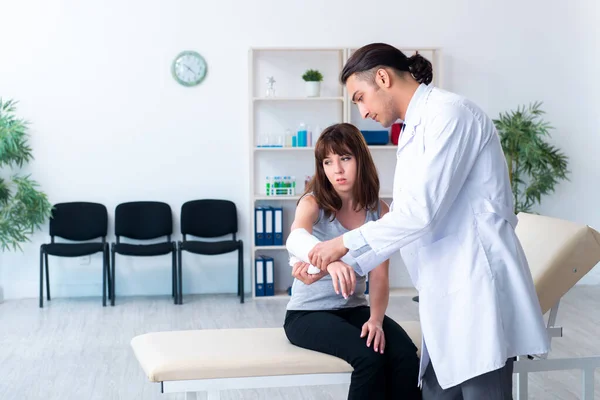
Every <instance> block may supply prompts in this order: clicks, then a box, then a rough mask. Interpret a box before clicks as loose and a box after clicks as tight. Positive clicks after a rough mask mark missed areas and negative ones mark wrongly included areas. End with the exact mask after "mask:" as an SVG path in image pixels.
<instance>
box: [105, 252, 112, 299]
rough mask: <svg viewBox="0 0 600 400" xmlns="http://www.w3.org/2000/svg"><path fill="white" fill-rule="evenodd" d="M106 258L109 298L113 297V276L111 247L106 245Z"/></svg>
mask: <svg viewBox="0 0 600 400" xmlns="http://www.w3.org/2000/svg"><path fill="white" fill-rule="evenodd" d="M104 260H105V262H106V277H107V279H108V280H107V282H106V283H107V286H108V299H109V300H111V299H112V278H111V273H110V248H109V247H108V245H106V249H105V250H104Z"/></svg>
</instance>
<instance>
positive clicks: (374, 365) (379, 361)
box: [350, 348, 386, 371]
mask: <svg viewBox="0 0 600 400" xmlns="http://www.w3.org/2000/svg"><path fill="white" fill-rule="evenodd" d="M385 363H386V359H385V355H384V354H381V353H378V352H376V351H374V350H372V349H370V348H367V349H366V351H363V352H361V354H359V355H358V356H356V357H355V359H354V360H352V362H350V364H351V365H352V368H354V370H355V371H357V370H362V369H367V370H379V369H383V368H384V367H385Z"/></svg>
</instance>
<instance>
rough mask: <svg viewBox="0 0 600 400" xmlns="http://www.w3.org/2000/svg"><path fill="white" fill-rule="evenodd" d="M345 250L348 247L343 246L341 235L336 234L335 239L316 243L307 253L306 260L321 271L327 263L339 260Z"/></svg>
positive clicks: (346, 250) (325, 267)
mask: <svg viewBox="0 0 600 400" xmlns="http://www.w3.org/2000/svg"><path fill="white" fill-rule="evenodd" d="M347 252H348V249H347V248H346V247H345V246H344V239H343V237H342V236H338V237H336V238H335V239H331V240H327V241H325V242H321V243H319V244H316V245H315V247H313V248H312V250H311V251H310V252H309V253H308V260H309V261H310V263H311V264H312V265H314V266H315V267H317V268H319V269H320V270H321V271H323V270H325V269H327V266H328V265H329V264H331V263H332V262H334V261H337V260H339V259H340V258H342V257H343V256H344V255H345V254H346V253H347Z"/></svg>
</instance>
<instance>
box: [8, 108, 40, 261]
mask: <svg viewBox="0 0 600 400" xmlns="http://www.w3.org/2000/svg"><path fill="white" fill-rule="evenodd" d="M15 105H16V102H14V101H13V100H8V101H2V98H0V167H3V168H4V169H5V171H3V172H5V174H3V175H10V176H0V246H1V247H2V250H10V249H11V248H12V249H14V250H16V249H17V248H18V249H20V250H22V249H21V246H20V244H21V243H24V242H26V241H29V235H30V234H32V233H33V232H34V230H35V229H39V228H40V226H41V224H43V223H44V222H45V221H46V220H47V219H48V218H49V217H50V215H51V212H52V205H51V204H50V202H49V201H48V198H47V196H46V194H45V193H43V192H41V191H40V190H39V189H38V184H37V183H36V182H35V181H33V180H31V178H30V176H29V175H20V174H19V173H18V172H17V173H15V169H16V168H17V167H18V168H22V167H23V164H25V163H27V162H29V161H31V160H32V159H33V155H32V153H31V148H30V147H29V145H28V143H27V138H28V133H27V131H28V125H29V123H28V122H27V121H25V120H23V119H22V118H18V117H17V116H16V115H15V109H16V107H15Z"/></svg>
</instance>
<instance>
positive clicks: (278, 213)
mask: <svg viewBox="0 0 600 400" xmlns="http://www.w3.org/2000/svg"><path fill="white" fill-rule="evenodd" d="M273 244H274V245H275V246H283V208H282V207H274V208H273Z"/></svg>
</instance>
